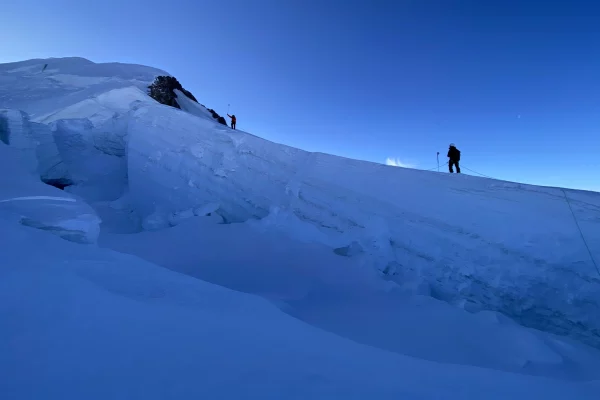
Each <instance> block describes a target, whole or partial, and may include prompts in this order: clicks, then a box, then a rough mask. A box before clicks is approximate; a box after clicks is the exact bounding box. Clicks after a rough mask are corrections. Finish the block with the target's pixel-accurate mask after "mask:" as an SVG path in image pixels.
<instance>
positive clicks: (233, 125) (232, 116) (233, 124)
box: [227, 114, 236, 129]
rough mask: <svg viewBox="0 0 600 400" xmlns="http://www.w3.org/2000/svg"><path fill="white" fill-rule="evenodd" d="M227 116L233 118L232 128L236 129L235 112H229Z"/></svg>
mask: <svg viewBox="0 0 600 400" xmlns="http://www.w3.org/2000/svg"><path fill="white" fill-rule="evenodd" d="M227 116H228V117H229V118H231V129H235V122H236V118H235V114H233V115H229V114H227Z"/></svg>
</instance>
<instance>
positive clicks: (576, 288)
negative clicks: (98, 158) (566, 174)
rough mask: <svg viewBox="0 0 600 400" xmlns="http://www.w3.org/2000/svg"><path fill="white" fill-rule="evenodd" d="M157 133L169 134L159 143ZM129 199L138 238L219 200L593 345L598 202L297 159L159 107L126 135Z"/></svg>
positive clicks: (232, 214) (235, 211)
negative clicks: (141, 230) (138, 220)
mask: <svg viewBox="0 0 600 400" xmlns="http://www.w3.org/2000/svg"><path fill="white" fill-rule="evenodd" d="M167 132H168V134H167ZM128 146H129V147H128V174H129V175H128V176H129V190H130V193H129V194H130V196H129V197H128V199H129V201H130V202H131V205H132V207H133V209H135V210H137V211H138V212H139V213H140V214H141V217H142V218H145V222H144V227H146V228H164V227H166V226H168V225H169V220H170V219H171V218H172V217H173V216H176V215H180V214H187V215H193V213H192V210H194V209H195V208H197V207H200V206H202V205H204V204H211V203H218V205H219V208H218V213H219V214H220V215H222V216H223V217H224V218H225V219H226V220H227V221H229V222H243V221H247V220H260V221H261V222H258V224H259V225H262V226H264V227H265V229H277V230H280V231H283V232H285V233H287V234H289V235H292V236H294V237H296V238H297V239H299V240H307V241H316V242H320V243H323V244H326V245H328V246H330V247H331V248H332V250H333V249H334V248H337V249H338V252H339V253H341V254H350V255H352V256H353V257H354V258H357V259H360V260H361V261H362V263H363V264H366V265H371V266H374V267H376V268H378V269H379V270H381V271H383V272H384V273H385V274H386V275H387V276H388V277H389V278H390V279H392V280H394V281H396V282H398V283H401V284H404V285H411V286H413V287H416V288H418V290H425V291H426V293H429V294H431V295H432V296H434V297H436V298H439V299H443V300H446V301H449V302H452V303H465V302H466V304H465V307H469V308H471V309H482V308H483V309H491V310H496V311H500V312H502V313H504V314H506V315H509V316H511V317H512V318H515V319H517V320H518V321H519V322H521V323H523V324H525V325H527V326H531V327H535V328H538V329H542V330H547V331H551V332H554V333H558V334H565V335H570V336H573V337H577V338H579V339H581V340H584V341H586V342H587V343H590V344H593V345H595V346H599V345H600V308H599V305H600V291H599V290H598V288H599V287H600V274H599V273H598V271H597V270H596V269H595V268H594V265H593V263H592V261H591V260H590V257H589V254H588V253H587V251H586V248H585V244H584V243H583V241H582V239H581V236H580V233H579V231H578V229H577V225H576V223H575V221H574V219H573V215H572V214H571V211H570V209H569V204H568V203H567V202H566V198H565V196H567V197H568V199H569V201H570V203H571V205H572V207H573V210H574V213H575V217H576V218H577V220H578V222H579V224H580V226H581V228H582V230H583V232H584V234H585V237H586V239H587V240H588V243H589V245H590V247H591V249H592V250H593V251H594V255H595V257H596V258H597V259H600V194H598V193H592V192H581V191H572V190H565V191H563V190H561V189H556V188H543V187H535V186H530V185H521V184H515V183H509V182H500V181H495V180H490V179H484V178H476V177H471V176H465V175H459V176H451V175H448V174H440V173H434V172H425V171H416V170H410V169H402V168H393V167H387V166H384V165H379V164H373V163H368V162H363V161H357V160H350V159H344V158H340V157H335V156H331V155H326V154H318V153H307V152H304V151H301V150H298V149H294V148H290V147H286V146H282V145H278V144H275V143H271V142H268V141H265V140H263V139H260V138H257V137H255V136H252V135H248V134H246V133H244V132H240V131H232V130H229V129H227V128H226V127H223V126H222V125H221V126H220V125H218V124H216V123H214V122H213V121H211V120H209V119H205V118H198V117H197V116H195V115H190V114H187V113H185V112H182V111H179V110H174V109H170V108H166V107H161V106H149V107H144V108H141V109H139V110H137V111H136V112H135V113H134V114H133V115H132V119H131V121H130V124H129V142H128Z"/></svg>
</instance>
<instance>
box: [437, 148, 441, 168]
mask: <svg viewBox="0 0 600 400" xmlns="http://www.w3.org/2000/svg"><path fill="white" fill-rule="evenodd" d="M437 162H438V172H440V152H439V151H438V152H437Z"/></svg>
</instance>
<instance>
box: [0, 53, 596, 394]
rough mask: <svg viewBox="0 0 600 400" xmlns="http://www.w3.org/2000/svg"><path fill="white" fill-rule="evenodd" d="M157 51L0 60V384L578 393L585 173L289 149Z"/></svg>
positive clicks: (588, 218) (589, 274)
mask: <svg viewBox="0 0 600 400" xmlns="http://www.w3.org/2000/svg"><path fill="white" fill-rule="evenodd" d="M158 75H167V74H166V73H165V72H163V71H160V70H156V69H153V68H149V67H143V66H137V65H126V64H94V63H92V62H90V61H88V60H84V59H79V58H67V59H48V60H30V61H25V62H20V63H13V64H4V65H0V109H1V110H0V168H2V171H3V173H2V174H1V175H0V183H1V186H0V188H1V189H0V232H1V233H0V235H1V237H2V255H3V262H2V263H1V265H0V326H2V329H0V398H3V399H5V398H6V399H42V398H43V399H47V398H77V399H80V398H81V399H83V398H85V399H107V398H111V399H121V398H122V399H132V398H144V399H165V398H219V399H224V398H227V399H240V398H252V399H307V398H310V399H334V398H335V399H338V398H340V399H342V398H343V399H371V398H372V399H399V398H402V399H440V398H443V399H446V398H448V399H450V398H453V399H454V398H456V399H513V398H514V399H532V398H544V399H566V398H569V399H597V398H598V393H600V350H599V348H600V307H599V305H600V275H599V274H598V272H597V271H596V270H595V268H594V265H593V263H592V260H591V259H590V256H589V254H588V253H587V250H586V247H585V244H584V243H583V241H582V238H581V234H580V232H579V230H578V228H577V224H576V222H575V221H577V222H578V224H579V226H580V228H581V232H582V233H583V235H584V237H585V239H586V240H587V242H588V245H589V247H590V249H591V251H592V253H593V256H595V257H596V258H599V259H600V194H598V193H592V192H582V191H573V190H564V191H563V190H561V189H556V188H543V187H536V186H529V185H520V184H514V183H508V182H500V181H494V180H489V179H480V178H474V177H469V176H449V175H447V174H439V173H432V172H424V171H417V170H409V169H403V168H394V167H387V166H384V165H379V164H372V163H367V162H361V161H356V160H349V159H344V158H340V157H335V156H331V155H326V154H318V153H308V152H304V151H301V150H298V149H294V148H291V147H286V146H282V145H279V144H275V143H271V142H268V141H266V140H263V139H260V138H258V137H256V136H253V135H250V134H247V133H244V132H240V131H232V130H230V129H228V128H227V127H225V126H223V125H220V124H218V123H217V122H216V121H215V120H214V119H213V117H212V115H211V113H210V112H208V111H207V110H206V109H205V108H204V107H203V106H201V105H199V104H198V103H196V102H194V101H192V100H190V99H188V98H187V97H186V96H185V95H184V94H183V93H181V92H179V93H177V103H178V105H179V106H180V107H181V110H178V109H175V108H171V107H168V106H164V105H161V104H158V103H157V102H155V101H154V100H153V99H151V98H150V97H148V96H147V95H146V90H145V88H146V86H148V84H149V83H150V82H152V80H153V79H154V77H155V76H158ZM61 189H64V190H61ZM569 203H570V205H571V207H572V209H573V214H572V213H571V211H570V208H569Z"/></svg>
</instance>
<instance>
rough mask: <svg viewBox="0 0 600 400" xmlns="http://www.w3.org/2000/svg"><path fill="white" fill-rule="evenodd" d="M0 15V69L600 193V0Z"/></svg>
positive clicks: (54, 4) (265, 4) (185, 2)
mask: <svg viewBox="0 0 600 400" xmlns="http://www.w3.org/2000/svg"><path fill="white" fill-rule="evenodd" d="M5 3H6V4H3V5H2V10H1V14H0V15H1V16H2V23H0V37H1V38H2V40H1V42H0V62H11V61H20V60H25V59H30V58H45V57H64V56H80V57H85V58H88V59H90V60H92V61H95V62H107V61H111V62H112V61H120V62H131V63H138V64H145V65H150V66H154V67H158V68H162V69H164V70H166V71H168V72H170V73H171V74H173V75H174V76H176V77H177V78H178V79H179V80H180V81H181V82H182V84H183V85H184V87H185V88H187V89H188V90H190V91H192V93H194V94H195V96H196V97H197V98H198V99H199V100H200V102H201V103H203V104H206V105H207V106H210V107H212V108H215V110H217V111H218V112H220V113H222V114H224V113H225V112H226V111H227V105H228V104H231V110H232V112H234V113H235V114H236V115H237V117H238V128H239V129H241V130H245V131H249V132H252V133H254V134H257V135H259V136H262V137H265V138H267V139H270V140H273V141H277V142H281V143H285V144H289V145H292V146H296V147H300V148H303V149H306V150H312V151H321V152H327V153H333V154H337V155H342V156H346V157H352V158H359V159H364V160H370V161H375V162H381V163H385V162H386V160H387V159H388V158H392V159H398V160H400V162H401V163H404V164H408V165H412V166H416V167H417V168H423V169H429V168H434V167H435V166H436V152H437V151H440V153H441V156H445V155H446V150H447V147H448V143H449V142H455V143H456V144H457V146H458V147H459V149H461V151H462V154H463V160H462V164H463V166H464V167H467V168H471V169H473V170H475V171H478V172H480V173H483V174H486V175H490V176H492V177H496V178H500V179H507V180H514V181H519V182H527V183H535V184H541V185H552V186H566V187H574V188H583V189H591V190H596V191H600V2H598V1H594V0H590V1H576V0H573V1H568V0H566V1H552V0H544V1H542V0H539V1H534V0H532V1H525V0H524V1H516V0H504V1H498V2H497V1H494V0H489V1H488V0H485V1H484V0H464V1H461V0H387V1H383V0H222V1H220V0H209V1H204V0H193V1H191V0H173V1H158V0H147V1H138V0H119V1H117V0H103V1H89V2H88V1H81V0H78V1H73V0H70V1H69V0H19V1H9V2H5ZM445 161H446V159H445V157H443V158H442V162H445ZM464 172H467V173H469V171H464Z"/></svg>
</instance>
